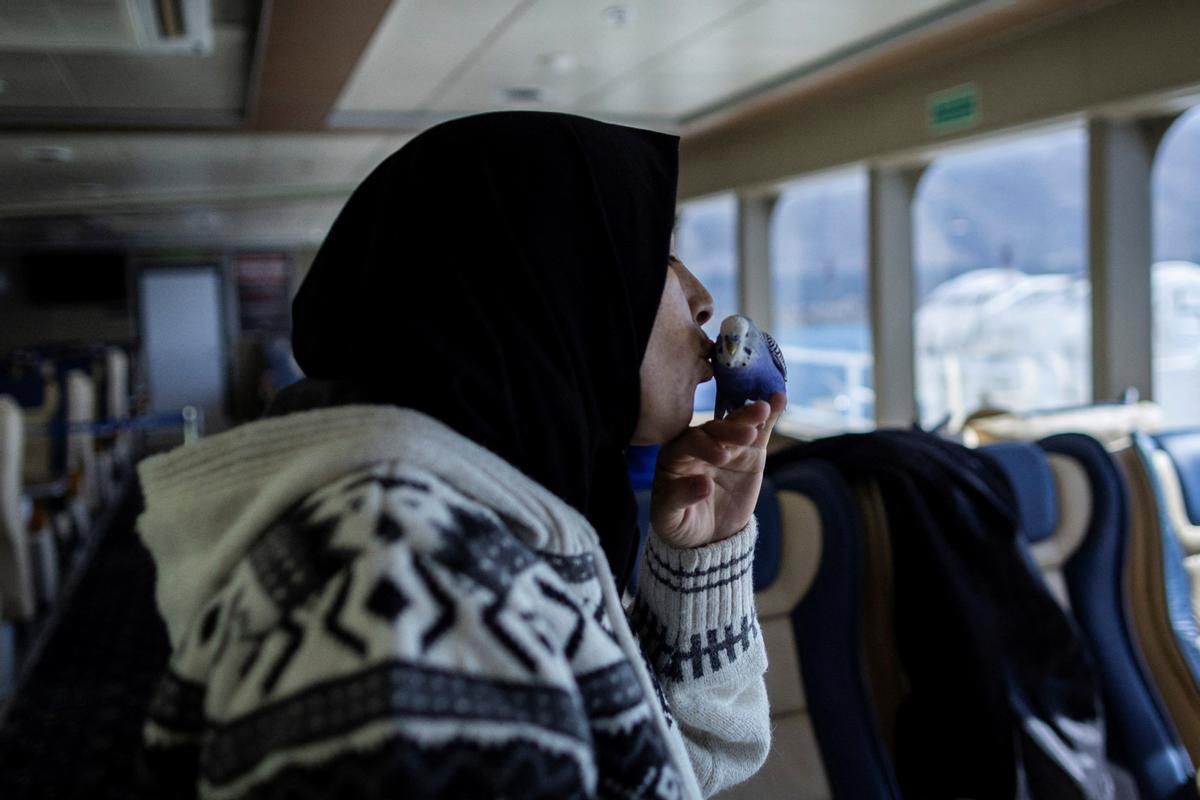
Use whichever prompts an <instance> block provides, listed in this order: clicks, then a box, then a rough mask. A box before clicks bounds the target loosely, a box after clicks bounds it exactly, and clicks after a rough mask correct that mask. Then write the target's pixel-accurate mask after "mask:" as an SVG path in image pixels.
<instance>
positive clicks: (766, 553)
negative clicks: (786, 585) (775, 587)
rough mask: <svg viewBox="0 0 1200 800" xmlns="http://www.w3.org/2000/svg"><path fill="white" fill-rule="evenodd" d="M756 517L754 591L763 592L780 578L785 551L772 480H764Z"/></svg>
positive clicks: (777, 503) (755, 510) (777, 500)
mask: <svg viewBox="0 0 1200 800" xmlns="http://www.w3.org/2000/svg"><path fill="white" fill-rule="evenodd" d="M754 516H755V517H757V518H758V539H757V541H756V542H755V544H754V591H756V592H761V591H762V590H763V589H765V588H767V587H768V586H770V585H771V584H772V583H774V582H775V579H776V578H777V577H779V566H780V564H779V559H780V554H781V552H782V549H783V548H782V542H781V537H782V536H783V522H782V519H781V516H780V512H779V498H778V496H776V494H775V484H774V483H773V482H772V481H771V479H770V478H764V479H763V485H762V490H761V491H760V492H759V493H758V505H756V506H755V507H754Z"/></svg>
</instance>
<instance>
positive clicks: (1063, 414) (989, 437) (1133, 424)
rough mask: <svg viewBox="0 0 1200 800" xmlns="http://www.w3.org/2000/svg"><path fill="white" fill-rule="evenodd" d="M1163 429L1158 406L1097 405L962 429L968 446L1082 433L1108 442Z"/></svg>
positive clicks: (994, 419) (1011, 416) (976, 422)
mask: <svg viewBox="0 0 1200 800" xmlns="http://www.w3.org/2000/svg"><path fill="white" fill-rule="evenodd" d="M1161 427H1162V408H1161V407H1160V406H1159V405H1158V404H1157V403H1152V402H1148V401H1143V402H1140V403H1096V404H1093V405H1086V406H1075V407H1072V408H1058V409H1046V410H1041V411H1029V412H1022V413H1003V414H992V415H988V416H982V417H978V418H976V419H972V420H970V421H969V422H967V424H966V425H965V426H964V427H963V441H964V443H965V444H966V445H967V446H968V447H974V446H976V445H984V444H990V443H994V442H1008V441H1024V442H1031V441H1036V440H1037V439H1040V438H1042V437H1045V436H1051V435H1054V434H1058V433H1067V432H1070V433H1085V434H1088V435H1090V436H1094V437H1095V438H1097V439H1099V440H1100V441H1101V442H1104V443H1109V442H1114V441H1118V440H1121V439H1124V438H1126V437H1127V436H1129V435H1130V434H1131V433H1134V432H1138V431H1144V432H1151V431H1157V430H1159V429H1160V428H1161Z"/></svg>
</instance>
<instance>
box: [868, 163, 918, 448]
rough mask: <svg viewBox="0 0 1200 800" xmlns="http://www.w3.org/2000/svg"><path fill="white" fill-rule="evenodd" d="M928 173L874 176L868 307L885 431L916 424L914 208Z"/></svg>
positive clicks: (884, 171)
mask: <svg viewBox="0 0 1200 800" xmlns="http://www.w3.org/2000/svg"><path fill="white" fill-rule="evenodd" d="M923 171H924V168H923V167H922V168H911V167H909V168H895V167H877V168H872V169H871V171H870V201H869V212H868V233H867V238H868V241H869V266H868V269H869V272H870V281H869V291H870V295H871V296H870V300H869V302H870V309H871V343H872V349H873V351H874V356H875V367H874V379H875V423H876V425H878V426H879V427H881V428H883V427H905V428H907V427H909V426H911V425H912V423H913V421H914V420H916V419H917V401H916V370H915V366H914V365H915V358H916V356H915V352H914V335H913V322H914V313H915V310H916V308H915V305H916V304H915V297H914V296H915V292H916V290H915V283H914V281H913V224H912V203H913V196H914V194H915V193H916V189H917V182H918V181H919V180H920V177H921V173H922V172H923Z"/></svg>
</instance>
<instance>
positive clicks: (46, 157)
mask: <svg viewBox="0 0 1200 800" xmlns="http://www.w3.org/2000/svg"><path fill="white" fill-rule="evenodd" d="M21 159H22V160H23V161H31V162H33V163H35V164H65V163H67V162H68V161H74V160H75V151H74V150H72V149H71V148H69V147H61V146H59V145H52V144H51V145H47V144H35V145H30V146H29V147H26V148H24V149H23V150H21Z"/></svg>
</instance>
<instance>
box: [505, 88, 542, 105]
mask: <svg viewBox="0 0 1200 800" xmlns="http://www.w3.org/2000/svg"><path fill="white" fill-rule="evenodd" d="M541 99H542V90H541V89H540V88H539V87H537V86H507V87H505V88H503V89H501V90H500V100H501V101H503V102H505V103H537V102H539V101H540V100H541Z"/></svg>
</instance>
